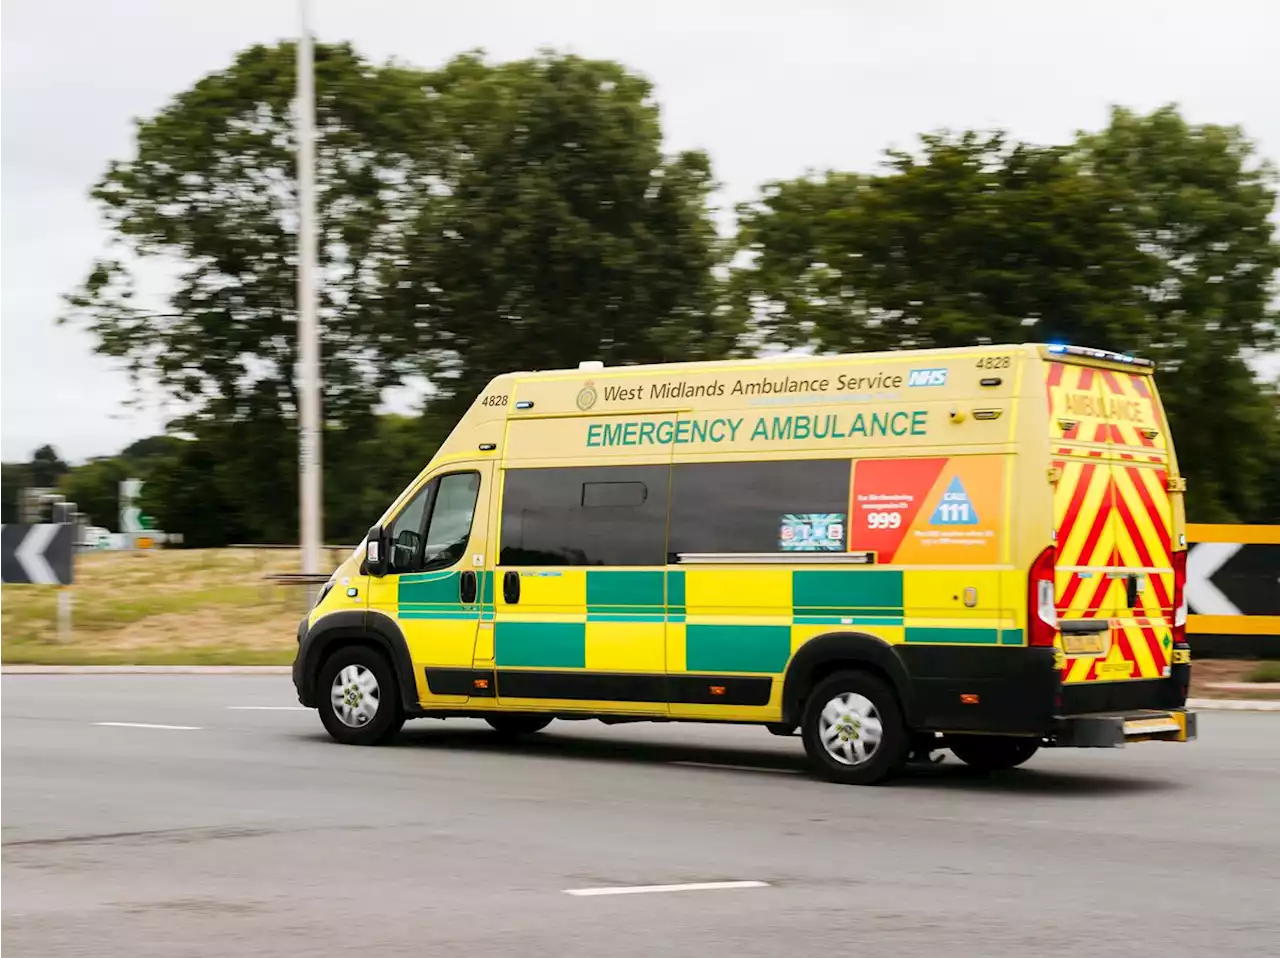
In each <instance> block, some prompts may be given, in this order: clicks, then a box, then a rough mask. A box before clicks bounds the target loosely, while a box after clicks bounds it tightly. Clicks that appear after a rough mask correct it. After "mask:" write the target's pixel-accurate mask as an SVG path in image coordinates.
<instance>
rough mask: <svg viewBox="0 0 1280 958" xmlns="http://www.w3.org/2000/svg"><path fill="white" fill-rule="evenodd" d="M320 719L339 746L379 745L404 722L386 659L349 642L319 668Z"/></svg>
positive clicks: (398, 729) (393, 676)
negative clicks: (339, 743) (340, 744)
mask: <svg viewBox="0 0 1280 958" xmlns="http://www.w3.org/2000/svg"><path fill="white" fill-rule="evenodd" d="M317 687H318V688H319V690H320V698H321V701H320V721H322V722H323V723H324V727H325V728H326V729H327V730H328V732H329V735H330V736H331V737H332V738H333V739H334V741H336V742H341V743H342V744H343V745H379V744H381V743H382V742H385V741H387V740H388V739H389V738H391V737H392V736H393V735H395V734H396V732H398V731H400V727H401V726H402V725H404V713H403V712H402V711H401V709H400V693H399V689H398V688H397V686H396V680H395V675H394V673H393V672H392V670H391V666H390V665H389V664H388V663H387V660H386V659H385V658H383V657H382V656H381V655H379V654H378V653H377V652H375V651H374V650H373V649H370V648H367V647H365V646H362V645H349V646H346V647H345V648H341V649H338V651H336V652H334V653H333V655H331V656H329V658H328V659H327V660H326V661H325V663H324V665H322V666H321V667H320V676H319V683H318V686H317Z"/></svg>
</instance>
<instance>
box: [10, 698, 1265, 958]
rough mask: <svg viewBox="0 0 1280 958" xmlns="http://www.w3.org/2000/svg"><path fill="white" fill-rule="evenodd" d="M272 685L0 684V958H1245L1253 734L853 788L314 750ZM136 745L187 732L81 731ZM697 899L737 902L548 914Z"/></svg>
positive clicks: (684, 749)
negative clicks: (611, 891)
mask: <svg viewBox="0 0 1280 958" xmlns="http://www.w3.org/2000/svg"><path fill="white" fill-rule="evenodd" d="M292 704H294V699H293V696H292V688H291V687H290V685H289V682H288V679H287V678H286V677H284V676H267V677H257V676H99V675H93V676H6V677H5V678H4V679H3V840H4V847H3V935H4V939H3V945H4V950H5V956H6V958H11V956H13V958H16V956H27V955H31V956H41V958H46V956H60V955H93V956H95V958H97V956H103V958H105V956H114V955H127V956H130V958H144V956H165V958H177V956H202V958H203V956H214V955H234V956H236V958H243V956H245V955H272V956H275V955H281V956H289V955H306V956H308V958H311V956H316V955H324V956H330V955H340V954H359V955H361V956H362V958H375V956H382V955H417V956H422V955H430V956H437V955H446V954H456V955H461V956H465V958H480V956H490V955H502V956H520V958H535V956H544V955H545V956H549V958H550V956H555V958H564V956H577V955H584V956H587V955H589V956H593V958H597V956H608V958H613V956H632V955H645V956H648V955H660V956H663V958H675V956H684V955H697V956H699V958H706V956H708V955H734V956H743V955H761V956H770V958H774V956H779V955H791V954H811V953H816V954H820V955H825V956H837V955H838V956H853V955H874V956H877V958H879V956H889V955H911V956H922V955H923V956H930V955H942V954H945V955H947V956H948V958H960V956H974V958H995V956H1005V955H1018V956H1019V958H1028V956H1030V958H1052V956H1070V958H1080V956H1082V955H1087V956H1089V958H1100V956H1112V955H1115V956H1121V955H1123V956H1135V955H1159V956H1161V958H1175V956H1182V955H1196V956H1205V955H1210V956H1214V958H1218V956H1228V955H1230V956H1235V955H1274V954H1276V951H1277V946H1276V942H1277V941H1280V714H1247V713H1215V714H1207V715H1204V716H1202V720H1201V738H1200V741H1199V742H1197V743H1194V744H1191V745H1186V746H1179V745H1168V744H1149V745H1140V746H1133V747H1130V748H1128V749H1125V750H1116V751H1093V752H1079V751H1062V752H1047V753H1042V754H1040V755H1039V756H1037V757H1036V758H1035V759H1033V760H1032V762H1031V763H1030V764H1029V765H1028V766H1027V767H1026V768H1025V769H1022V770H1019V771H1017V772H1013V773H1010V774H1007V775H1004V776H993V777H987V778H984V777H981V776H977V775H974V774H971V773H969V772H967V771H966V770H965V769H964V768H963V767H962V766H960V765H959V764H958V763H957V762H956V761H955V760H954V759H949V760H948V761H947V762H946V763H944V764H943V765H941V766H938V767H936V768H931V769H921V770H918V771H915V772H913V773H912V774H910V775H908V776H907V777H906V778H904V779H902V780H900V781H899V782H897V783H895V784H893V785H890V786H885V787H880V788H870V789H868V788H861V789H859V788H845V787H841V786H836V785H828V784H823V783H819V782H816V781H813V780H810V779H809V778H807V777H805V776H804V775H803V774H801V770H802V753H801V749H800V744H799V741H798V740H796V739H778V738H774V737H772V736H770V735H768V734H767V733H766V732H764V731H763V730H760V729H750V728H712V727H708V726H674V725H667V726H661V725H627V726H615V727H613V728H607V727H604V726H602V725H599V724H598V723H595V722H574V723H556V724H554V725H552V726H551V728H550V729H548V731H547V732H545V733H543V734H541V735H539V736H536V737H535V738H533V739H530V740H528V741H526V742H524V743H521V744H519V745H515V746H501V745H498V744H496V743H495V742H494V740H493V738H492V736H491V735H490V734H488V732H487V730H486V727H485V726H483V725H481V724H479V723H474V722H462V721H458V722H448V723H440V722H419V723H413V724H410V725H409V726H408V727H407V728H406V731H405V733H404V735H403V736H402V738H401V739H400V741H399V742H398V744H396V745H394V746H391V747H387V748H380V749H357V748H344V747H341V746H337V745H334V744H331V743H330V742H329V740H328V738H327V737H326V736H325V735H324V733H323V730H322V729H321V727H320V723H319V720H318V719H317V717H316V716H315V715H314V714H313V713H311V712H307V711H291V710H287V709H284V710H279V711H267V710H262V711H259V710H244V709H239V708H236V709H233V708H229V706H289V705H292ZM98 722H135V723H151V724H165V725H175V726H189V727H190V728H175V729H158V728H135V727H129V726H100V725H95V724H94V723H98ZM708 881H759V882H766V883H768V884H767V886H765V887H747V888H732V889H719V890H702V891H685V892H675V893H662V894H634V895H621V896H601V897H576V896H571V895H568V894H565V892H566V891H567V890H570V889H584V888H600V887H610V886H619V885H625V886H630V885H651V884H666V883H687V882H708Z"/></svg>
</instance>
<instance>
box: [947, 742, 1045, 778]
mask: <svg viewBox="0 0 1280 958" xmlns="http://www.w3.org/2000/svg"><path fill="white" fill-rule="evenodd" d="M947 748H949V749H951V751H952V752H954V753H955V756H956V758H958V759H960V761H962V762H964V763H965V764H966V765H969V766H971V767H973V768H977V769H981V770H982V771H984V772H1003V771H1005V770H1006V769H1010V768H1017V767H1018V766H1019V765H1021V764H1022V763H1023V762H1025V761H1027V760H1028V759H1030V758H1031V756H1032V755H1035V754H1036V752H1038V751H1039V750H1040V741H1039V739H1034V738H1014V737H1012V736H1008V735H948V736H947Z"/></svg>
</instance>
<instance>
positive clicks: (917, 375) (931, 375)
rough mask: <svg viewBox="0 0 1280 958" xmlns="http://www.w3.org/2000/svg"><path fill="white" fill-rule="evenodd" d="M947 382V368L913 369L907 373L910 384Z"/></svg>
mask: <svg viewBox="0 0 1280 958" xmlns="http://www.w3.org/2000/svg"><path fill="white" fill-rule="evenodd" d="M946 384H947V371H946V370H945V369H913V370H911V372H910V373H908V374H907V385H908V386H945V385H946Z"/></svg>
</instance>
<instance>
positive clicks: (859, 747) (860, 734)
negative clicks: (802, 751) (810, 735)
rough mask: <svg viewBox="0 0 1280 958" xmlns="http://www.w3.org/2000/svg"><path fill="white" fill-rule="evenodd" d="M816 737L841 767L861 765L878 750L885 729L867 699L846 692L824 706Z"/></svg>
mask: <svg viewBox="0 0 1280 958" xmlns="http://www.w3.org/2000/svg"><path fill="white" fill-rule="evenodd" d="M818 735H819V737H820V738H821V739H822V747H823V748H825V749H826V750H827V754H828V755H830V756H831V757H832V758H834V759H835V760H836V761H837V762H839V763H840V764H841V765H861V764H863V763H864V762H868V761H870V760H871V757H872V756H873V755H875V754H876V751H877V750H878V749H879V748H880V740H881V739H882V738H883V737H884V725H883V723H882V722H881V721H880V713H879V712H878V711H876V707H875V706H874V705H873V704H872V703H871V700H870V699H869V698H867V697H866V696H865V695H859V694H858V693H856V692H845V693H843V694H841V695H837V696H836V697H835V698H833V699H832V700H831V701H830V702H828V703H827V704H826V705H825V706H823V709H822V715H821V716H820V717H819V719H818Z"/></svg>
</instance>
